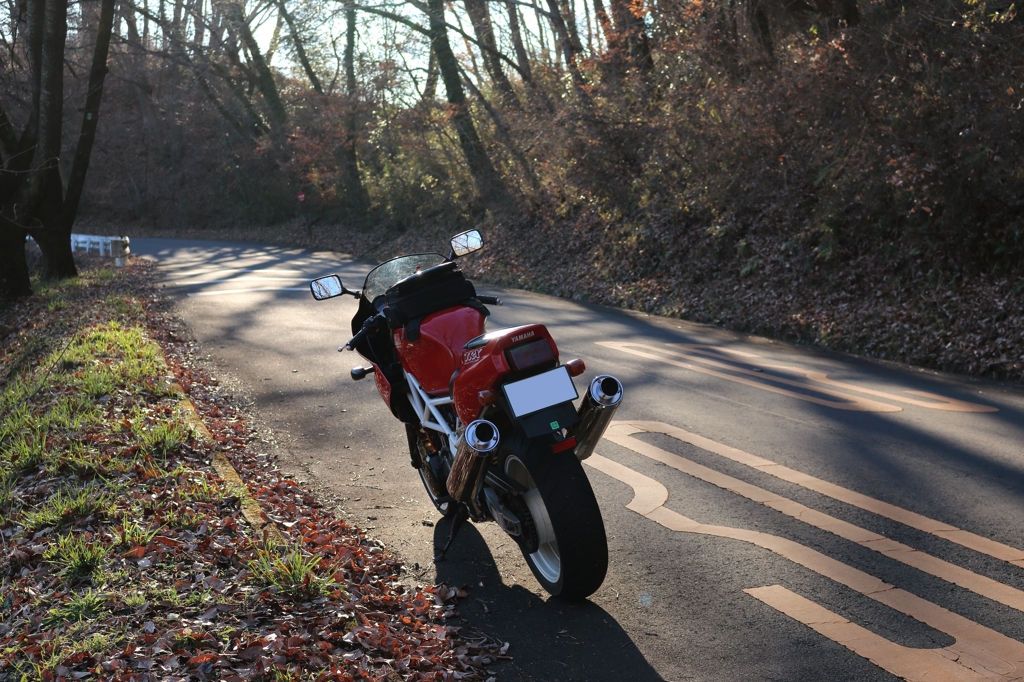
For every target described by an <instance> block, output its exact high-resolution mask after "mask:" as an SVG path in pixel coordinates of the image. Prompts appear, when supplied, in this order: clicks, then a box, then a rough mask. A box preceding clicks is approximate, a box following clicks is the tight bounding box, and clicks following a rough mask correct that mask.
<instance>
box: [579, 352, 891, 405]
mask: <svg viewBox="0 0 1024 682" xmlns="http://www.w3.org/2000/svg"><path fill="white" fill-rule="evenodd" d="M597 345H599V346H605V347H606V348H611V349H613V350H619V351H623V352H625V353H630V354H632V355H638V356H640V357H642V358H648V359H650V360H657V361H659V362H664V363H666V364H669V365H674V366H676V367H682V368H683V369H688V370H691V371H693V372H700V373H701V374H708V375H710V376H713V377H718V378H719V379H725V380H727V381H732V382H735V383H737V384H743V385H745V386H752V387H753V388H759V389H761V390H763V391H770V392H771V393H778V394H779V395H784V396H788V397H790V398H796V399H797V400H804V401H806V402H809V403H814V404H815V405H824V406H825V407H831V408H834V409H837V410H850V411H854V412H902V411H903V408H902V407H896V406H895V405H887V404H885V403H880V402H878V401H875V400H869V399H867V398H859V397H857V396H852V395H847V394H845V393H840V392H838V391H833V390H830V389H827V388H816V387H813V386H810V385H809V384H807V383H806V382H803V381H793V380H791V379H784V378H782V377H775V376H770V377H766V376H765V375H764V374H761V373H758V372H754V371H752V370H749V369H743V368H742V367H736V366H735V365H725V364H724V363H715V362H712V361H708V360H706V359H704V358H699V357H694V356H693V355H687V354H685V353H680V352H678V351H673V350H670V349H667V348H659V347H656V346H648V345H647V344H643V343H621V342H617V341H598V342H597ZM666 353H667V354H670V355H675V356H677V357H680V358H684V359H687V360H693V361H695V362H703V363H705V364H714V365H717V366H720V367H723V368H724V369H727V370H729V371H730V372H735V374H725V373H724V372H718V371H715V370H713V369H708V368H706V367H701V366H699V365H695V364H693V363H691V362H682V361H680V360H673V359H672V358H668V357H665V354H666ZM736 374H747V375H750V376H753V377H756V378H757V381H754V380H752V379H745V378H743V377H741V376H736ZM766 380H767V381H773V382H775V383H778V384H785V385H788V386H795V387H798V388H802V389H804V390H807V391H813V392H815V393H819V394H821V395H827V396H832V397H833V398H839V399H840V400H838V401H837V400H827V399H825V398H819V397H817V396H813V395H808V394H806V393H797V392H796V391H790V390H787V389H785V388H779V387H778V386H772V385H771V384H768V383H765V381H766Z"/></svg>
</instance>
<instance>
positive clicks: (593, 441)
mask: <svg viewBox="0 0 1024 682" xmlns="http://www.w3.org/2000/svg"><path fill="white" fill-rule="evenodd" d="M621 403H622V382H620V381H619V380H618V379H616V378H615V377H613V376H611V375H609V374H602V375H600V376H598V377H595V378H594V380H593V381H591V382H590V385H589V386H588V387H587V394H586V395H585V396H583V402H582V403H580V409H579V411H578V414H579V421H578V422H576V423H575V424H573V425H572V426H571V427H569V431H568V434H567V438H575V439H576V457H577V458H579V459H580V460H581V461H582V460H584V459H586V458H587V457H590V456H591V455H592V454H594V448H596V447H597V443H598V441H600V440H601V438H602V436H604V432H605V430H607V428H608V425H609V424H610V423H611V421H612V419H614V417H615V412H616V410H618V409H619V405H620V404H621ZM498 440H499V436H498V427H496V426H495V425H494V424H492V423H491V422H489V421H487V420H486V419H477V420H476V421H474V422H471V423H470V424H469V426H467V427H466V430H465V431H464V432H463V435H462V441H461V442H460V443H459V446H458V448H456V451H455V459H454V460H453V461H452V468H451V472H450V473H449V474H448V481H447V486H446V487H447V488H448V494H449V495H451V496H452V498H453V499H454V500H455V501H456V502H460V503H462V502H469V501H470V500H472V499H474V498H475V497H476V496H477V494H478V493H479V492H480V487H481V486H482V485H483V480H484V474H485V473H486V471H487V460H488V458H490V456H491V455H492V454H493V453H494V451H495V449H496V448H497V447H498Z"/></svg>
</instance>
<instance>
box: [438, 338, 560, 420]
mask: <svg viewBox="0 0 1024 682" xmlns="http://www.w3.org/2000/svg"><path fill="white" fill-rule="evenodd" d="M537 341H540V342H545V341H546V342H547V344H548V345H549V346H550V348H551V352H550V354H548V353H544V354H542V355H541V356H536V355H534V357H535V358H537V360H539V361H540V362H551V361H554V363H553V364H557V362H558V346H556V345H555V340H554V339H553V338H551V334H550V333H549V332H548V330H547V327H545V326H544V325H542V324H527V325H523V326H521V327H509V328H507V329H496V330H494V331H492V332H488V333H487V334H484V335H483V336H481V337H480V338H479V339H474V340H473V343H471V344H470V345H469V346H470V347H468V348H466V347H463V349H462V352H461V356H460V357H459V375H458V376H457V377H456V378H455V385H454V388H453V391H452V398H454V400H455V411H456V412H457V413H458V415H459V420H460V421H461V422H462V423H463V424H468V423H470V422H471V421H473V420H474V419H476V418H477V415H479V414H480V407H481V406H480V400H479V393H480V391H486V390H493V389H494V387H495V384H497V383H498V380H499V379H500V378H501V377H502V376H504V375H505V374H507V373H508V372H509V371H510V370H511V369H513V368H512V367H509V364H508V359H507V358H506V357H505V351H506V350H507V349H509V348H512V347H517V348H518V347H519V346H526V345H528V344H533V343H535V342H537ZM519 369H527V368H526V367H522V366H520V367H519Z"/></svg>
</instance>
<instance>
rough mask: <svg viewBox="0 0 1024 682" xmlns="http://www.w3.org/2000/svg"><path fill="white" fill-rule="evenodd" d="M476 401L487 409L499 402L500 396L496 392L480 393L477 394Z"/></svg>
mask: <svg viewBox="0 0 1024 682" xmlns="http://www.w3.org/2000/svg"><path fill="white" fill-rule="evenodd" d="M476 399H477V400H479V401H480V405H481V407H487V406H488V405H493V404H494V403H496V402H498V394H497V393H495V392H494V391H480V392H479V393H477V394H476Z"/></svg>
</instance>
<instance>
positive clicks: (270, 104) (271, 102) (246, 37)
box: [230, 4, 288, 132]
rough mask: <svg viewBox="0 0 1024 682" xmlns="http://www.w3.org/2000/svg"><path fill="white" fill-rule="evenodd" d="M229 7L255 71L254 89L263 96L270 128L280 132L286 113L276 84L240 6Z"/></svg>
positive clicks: (285, 119) (286, 117) (286, 116)
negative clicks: (270, 124)
mask: <svg viewBox="0 0 1024 682" xmlns="http://www.w3.org/2000/svg"><path fill="white" fill-rule="evenodd" d="M230 7H231V12H232V19H233V20H234V22H235V25H236V27H237V30H238V32H239V35H241V37H242V42H243V43H244V44H245V48H246V50H248V52H249V58H250V59H251V60H252V65H253V67H254V68H255V69H256V87H258V88H259V89H260V93H262V94H263V100H264V101H265V102H266V103H267V108H268V109H269V110H270V120H271V121H272V123H273V126H272V128H273V129H274V130H276V131H278V132H280V129H281V127H282V126H283V125H284V123H285V121H287V120H288V113H287V112H286V111H285V108H284V102H282V101H281V95H280V93H279V92H278V90H277V83H275V82H274V74H272V73H271V72H270V67H269V66H267V62H266V60H264V59H263V54H262V53H261V52H260V46H259V45H258V44H257V43H256V39H255V38H254V37H253V35H252V30H251V29H250V28H249V22H248V21H247V20H246V18H245V14H244V13H243V11H242V6H241V5H240V4H239V5H236V4H232V5H231V6H230Z"/></svg>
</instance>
